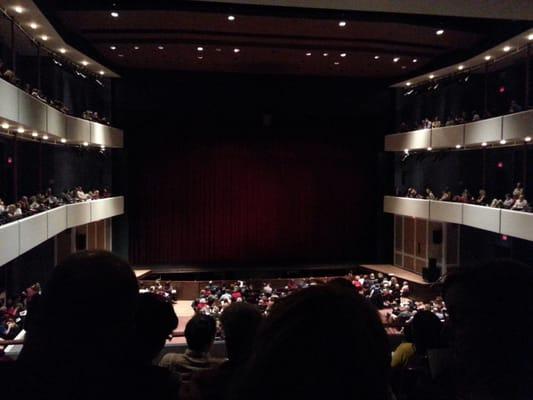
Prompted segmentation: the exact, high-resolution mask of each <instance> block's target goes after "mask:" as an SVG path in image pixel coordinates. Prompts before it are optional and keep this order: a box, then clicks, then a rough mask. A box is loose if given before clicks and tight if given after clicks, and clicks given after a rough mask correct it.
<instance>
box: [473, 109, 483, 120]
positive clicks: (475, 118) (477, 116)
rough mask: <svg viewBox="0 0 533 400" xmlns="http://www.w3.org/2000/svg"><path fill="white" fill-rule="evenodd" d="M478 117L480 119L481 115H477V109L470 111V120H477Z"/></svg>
mask: <svg viewBox="0 0 533 400" xmlns="http://www.w3.org/2000/svg"><path fill="white" fill-rule="evenodd" d="M480 119H481V117H480V116H479V114H478V113H477V111H472V122H476V121H479V120H480Z"/></svg>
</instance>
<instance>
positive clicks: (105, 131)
mask: <svg viewBox="0 0 533 400" xmlns="http://www.w3.org/2000/svg"><path fill="white" fill-rule="evenodd" d="M91 143H92V144H98V145H103V146H110V145H111V129H109V127H108V126H107V125H103V124H99V123H97V122H91Z"/></svg>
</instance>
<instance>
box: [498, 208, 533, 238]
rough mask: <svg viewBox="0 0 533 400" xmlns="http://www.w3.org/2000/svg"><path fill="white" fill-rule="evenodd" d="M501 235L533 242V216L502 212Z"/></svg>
mask: <svg viewBox="0 0 533 400" xmlns="http://www.w3.org/2000/svg"><path fill="white" fill-rule="evenodd" d="M501 213H502V220H501V233H502V234H504V235H509V236H514V237H517V238H520V239H525V240H533V214H530V213H524V212H520V211H512V210H502V211H501Z"/></svg>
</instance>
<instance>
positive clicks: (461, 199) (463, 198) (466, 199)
mask: <svg viewBox="0 0 533 400" xmlns="http://www.w3.org/2000/svg"><path fill="white" fill-rule="evenodd" d="M453 201H456V202H458V203H471V202H472V196H470V193H469V192H468V189H465V190H463V193H462V194H461V195H460V196H455V197H454V198H453Z"/></svg>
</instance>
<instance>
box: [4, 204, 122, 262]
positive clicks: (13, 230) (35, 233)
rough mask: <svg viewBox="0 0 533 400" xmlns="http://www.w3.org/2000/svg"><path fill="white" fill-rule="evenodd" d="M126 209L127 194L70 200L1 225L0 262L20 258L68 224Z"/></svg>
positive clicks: (85, 222) (82, 223) (75, 224)
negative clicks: (125, 195) (70, 202)
mask: <svg viewBox="0 0 533 400" xmlns="http://www.w3.org/2000/svg"><path fill="white" fill-rule="evenodd" d="M123 213H124V197H123V196H118V197H110V198H108V199H100V200H90V201H86V202H83V203H75V204H67V205H64V206H60V207H57V208H53V209H51V210H48V211H45V212H42V213H39V214H36V215H32V216H31V217H27V218H23V219H20V220H18V221H14V222H11V223H9V224H5V225H1V226H0V265H4V264H6V263H8V262H9V261H11V260H13V259H15V258H17V257H18V256H20V255H21V254H23V253H25V252H27V251H28V250H31V249H32V248H34V247H36V246H38V245H39V244H41V243H43V242H45V241H46V240H48V239H50V238H52V237H54V236H55V235H57V234H58V233H60V232H62V231H64V230H65V229H67V228H72V227H75V226H79V225H85V224H88V223H91V222H96V221H100V220H102V219H106V218H111V217H114V216H117V215H121V214H123Z"/></svg>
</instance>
